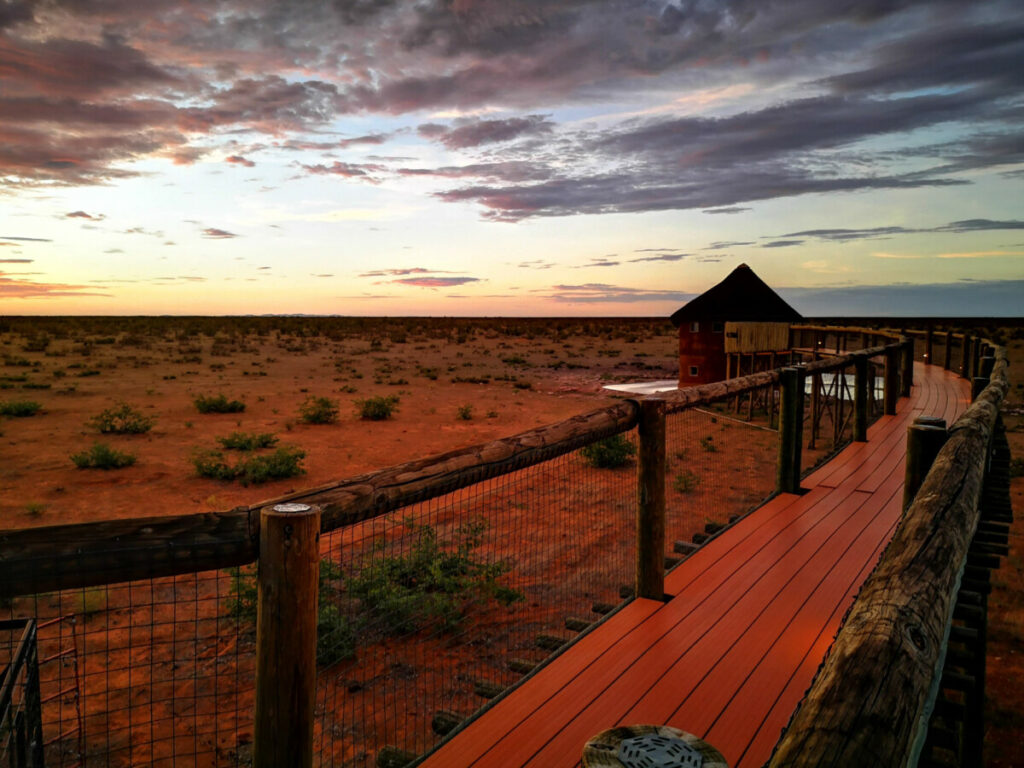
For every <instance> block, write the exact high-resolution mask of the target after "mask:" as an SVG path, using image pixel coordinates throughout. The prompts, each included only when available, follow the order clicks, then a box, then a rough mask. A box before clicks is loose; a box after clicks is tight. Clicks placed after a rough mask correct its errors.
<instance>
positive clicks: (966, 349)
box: [960, 333, 971, 379]
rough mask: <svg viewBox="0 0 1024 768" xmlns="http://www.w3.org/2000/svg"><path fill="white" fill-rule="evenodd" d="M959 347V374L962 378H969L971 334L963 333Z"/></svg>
mask: <svg viewBox="0 0 1024 768" xmlns="http://www.w3.org/2000/svg"><path fill="white" fill-rule="evenodd" d="M962 343H963V346H961V347H960V376H961V378H964V379H969V378H971V336H970V334H968V333H964V337H963V340H962Z"/></svg>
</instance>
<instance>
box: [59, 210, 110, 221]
mask: <svg viewBox="0 0 1024 768" xmlns="http://www.w3.org/2000/svg"><path fill="white" fill-rule="evenodd" d="M64 216H65V218H68V219H88V220H89V221H103V220H104V219H105V218H106V216H104V215H103V214H101V213H100V214H89V213H86V212H85V211H72V212H71V213H65V214H64Z"/></svg>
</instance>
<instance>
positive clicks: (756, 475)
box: [665, 385, 778, 565]
mask: <svg viewBox="0 0 1024 768" xmlns="http://www.w3.org/2000/svg"><path fill="white" fill-rule="evenodd" d="M777 430H778V388H777V387H775V386H774V385H772V386H768V387H762V388H760V389H757V390H754V391H752V392H748V393H745V394H742V395H738V396H734V397H729V398H723V399H722V400H720V401H717V402H714V403H711V404H709V405H707V406H701V407H697V408H688V409H686V410H682V411H677V412H673V413H669V414H668V415H667V416H666V423H665V541H666V549H667V550H668V551H667V552H666V556H667V557H668V558H669V559H668V561H667V564H668V565H675V564H676V560H677V559H678V556H679V554H686V553H687V551H688V550H689V547H688V546H686V543H687V542H694V543H697V544H699V543H702V542H703V540H704V537H706V536H707V535H708V534H711V533H714V532H716V531H717V530H718V529H719V528H721V527H723V526H725V525H726V524H728V523H729V522H731V520H732V519H735V518H736V517H737V516H742V515H744V514H746V513H747V512H749V511H750V510H752V509H754V508H755V507H757V506H758V505H759V504H760V503H761V502H762V501H763V500H764V499H765V498H766V497H767V496H769V495H770V494H771V493H772V491H773V490H774V488H775V471H776V463H777V459H778V432H777ZM724 456H728V461H726V460H724V458H723V457H724ZM677 542H678V543H677Z"/></svg>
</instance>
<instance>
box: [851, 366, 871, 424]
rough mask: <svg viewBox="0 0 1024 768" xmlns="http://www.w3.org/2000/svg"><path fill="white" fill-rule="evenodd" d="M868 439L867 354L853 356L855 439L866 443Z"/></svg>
mask: <svg viewBox="0 0 1024 768" xmlns="http://www.w3.org/2000/svg"><path fill="white" fill-rule="evenodd" d="M867 439H868V359H867V357H866V356H865V355H856V356H854V358H853V440H854V442H857V443H866V442H867Z"/></svg>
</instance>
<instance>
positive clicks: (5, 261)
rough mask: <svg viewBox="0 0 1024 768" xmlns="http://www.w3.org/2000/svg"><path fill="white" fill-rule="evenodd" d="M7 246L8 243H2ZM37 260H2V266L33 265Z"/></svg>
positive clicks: (0, 262) (0, 260) (0, 261)
mask: <svg viewBox="0 0 1024 768" xmlns="http://www.w3.org/2000/svg"><path fill="white" fill-rule="evenodd" d="M0 245H7V243H0ZM33 261H35V259H0V264H31V263H32V262H33Z"/></svg>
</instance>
